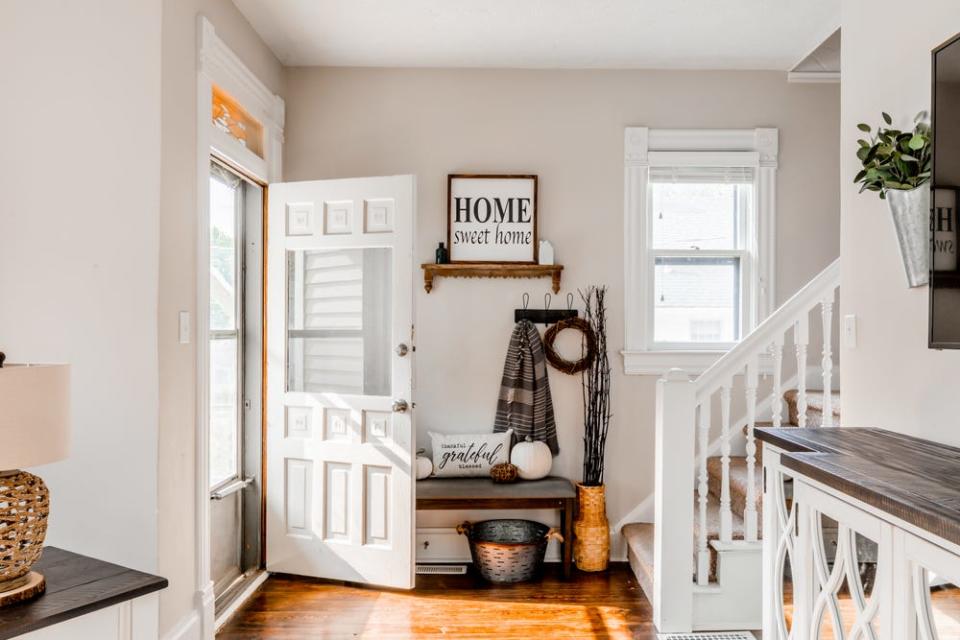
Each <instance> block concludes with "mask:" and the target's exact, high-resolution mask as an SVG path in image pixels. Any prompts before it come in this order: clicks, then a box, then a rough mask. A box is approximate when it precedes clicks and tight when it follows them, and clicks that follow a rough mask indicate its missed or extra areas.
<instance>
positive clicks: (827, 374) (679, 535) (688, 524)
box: [653, 259, 840, 631]
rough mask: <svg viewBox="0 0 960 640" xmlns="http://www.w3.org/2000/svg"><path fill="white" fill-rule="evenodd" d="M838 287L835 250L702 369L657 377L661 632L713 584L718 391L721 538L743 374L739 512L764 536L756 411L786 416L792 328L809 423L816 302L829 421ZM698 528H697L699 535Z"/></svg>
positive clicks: (750, 533)
mask: <svg viewBox="0 0 960 640" xmlns="http://www.w3.org/2000/svg"><path fill="white" fill-rule="evenodd" d="M839 287H840V260H839V259H838V260H836V261H835V262H833V263H832V264H831V265H830V266H828V267H827V268H826V269H824V270H823V271H822V272H820V274H818V275H817V276H816V277H815V278H814V279H813V280H811V281H810V282H808V283H807V284H806V285H805V286H804V287H803V288H802V289H801V290H800V291H798V292H797V293H796V294H795V295H794V296H793V297H791V298H790V299H789V300H788V301H787V302H786V303H784V304H783V305H782V306H781V307H780V308H779V309H777V310H776V311H774V312H773V313H772V314H771V315H770V316H769V317H768V318H767V319H766V320H764V321H763V322H762V323H761V324H760V325H759V326H758V327H757V328H756V329H754V330H753V331H751V332H750V333H749V334H748V335H747V336H745V337H744V338H743V340H741V341H740V342H739V343H738V344H737V345H736V346H735V347H734V348H732V349H731V350H730V351H728V352H727V353H725V354H724V355H723V356H721V357H720V358H719V359H718V360H717V361H716V362H715V363H714V364H713V365H712V366H711V367H710V368H708V369H707V370H706V371H705V372H704V373H703V374H701V375H700V376H699V377H698V378H696V379H695V380H691V379H690V377H689V376H688V375H687V374H686V373H684V372H683V371H682V370H679V369H673V370H671V371H670V372H669V373H668V374H666V375H665V376H664V377H663V378H661V379H660V380H659V381H658V390H657V408H656V409H657V411H656V420H657V425H656V427H657V428H656V437H657V443H656V457H657V464H656V474H657V478H656V482H657V484H656V495H655V504H656V514H655V518H656V522H657V527H656V530H655V534H656V543H655V549H654V554H655V559H654V568H655V576H654V591H655V593H654V598H653V605H654V621H655V623H656V624H657V627H658V629H660V630H661V631H670V630H674V631H683V630H684V629H687V630H689V629H690V628H692V627H691V624H692V620H693V619H692V616H693V594H694V589H695V585H699V586H704V585H707V584H708V583H709V579H710V576H709V574H710V555H709V547H708V541H707V536H708V530H709V527H708V508H707V504H708V499H709V496H708V493H709V487H708V474H707V457H708V455H709V452H708V448H709V437H710V432H711V427H712V422H711V407H712V406H713V402H714V397H715V395H719V404H720V421H719V432H720V455H721V457H720V460H721V465H722V473H721V488H720V532H719V538H720V541H721V542H730V541H731V539H732V537H733V526H732V523H733V512H732V505H731V502H732V501H731V495H730V441H731V438H733V437H734V436H735V433H734V429H733V428H732V427H733V426H734V425H731V423H730V403H731V396H732V394H733V389H734V388H735V385H734V382H735V379H736V378H742V393H743V400H744V407H745V409H746V416H747V417H746V434H745V435H746V472H747V490H746V500H745V502H746V505H745V507H744V511H743V513H742V514H739V516H740V517H741V518H742V519H743V523H744V538H745V540H746V543H745V544H754V545H759V544H760V543H759V538H760V531H759V518H758V514H757V496H758V495H760V488H759V487H758V486H757V483H756V476H755V470H756V468H757V460H756V444H755V439H754V428H755V426H756V421H757V411H758V409H759V410H763V409H764V408H767V407H768V408H769V409H770V415H771V416H772V418H771V419H772V422H773V424H774V425H775V426H781V425H782V424H783V415H782V409H783V402H782V398H781V397H782V395H783V388H782V385H783V364H784V358H783V349H784V346H785V345H786V344H787V343H788V341H787V338H788V337H789V338H790V341H791V342H792V343H793V345H794V351H795V353H796V380H797V385H796V386H797V394H798V397H797V403H796V404H797V410H798V411H799V416H798V423H799V426H800V427H805V426H806V411H807V385H806V373H807V348H808V346H809V342H810V335H809V334H810V331H809V322H810V314H811V313H814V312H817V311H819V316H820V321H821V323H822V327H823V329H822V336H823V347H822V351H821V355H822V358H821V361H820V369H821V378H822V381H823V398H824V399H823V426H825V427H829V426H833V407H832V400H831V391H832V382H833V380H832V379H833V349H832V346H831V339H832V335H833V332H832V323H833V308H834V300H835V299H836V294H837V291H838V290H839ZM761 365H762V367H761ZM761 368H763V373H764V374H767V373H770V374H772V376H771V378H772V386H771V388H770V395H769V396H766V395H765V396H764V397H762V398H760V397H758V388H759V384H758V381H759V376H760V373H761ZM736 426H739V425H736ZM694 488H695V490H696V494H695V497H696V500H695V502H694V503H691V502H690V499H689V496H690V495H691V493H692V491H693V490H694ZM695 531H696V532H698V533H699V535H697V536H694V532H695ZM694 538H696V539H697V544H696V549H695V553H694V554H692V555H691V553H690V552H689V551H687V552H685V553H684V552H683V549H684V547H685V548H686V549H693V545H692V543H693V540H694ZM688 541H689V542H688ZM685 545H686V546H685ZM678 548H679V551H678ZM694 560H695V562H694ZM691 576H692V577H693V579H692V580H691ZM758 585H759V582H758Z"/></svg>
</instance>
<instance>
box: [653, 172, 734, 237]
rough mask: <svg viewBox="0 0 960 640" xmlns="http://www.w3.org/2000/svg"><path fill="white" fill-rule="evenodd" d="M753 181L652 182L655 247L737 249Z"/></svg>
mask: <svg viewBox="0 0 960 640" xmlns="http://www.w3.org/2000/svg"><path fill="white" fill-rule="evenodd" d="M752 191H753V189H752V185H749V184H729V183H696V182H694V183H684V182H681V183H676V182H651V183H650V198H651V201H650V202H651V214H652V217H653V224H652V227H653V248H654V249H738V248H741V247H740V245H741V244H742V236H743V232H742V230H741V229H740V226H741V220H742V217H743V216H741V215H740V214H741V212H743V211H746V210H747V209H746V207H749V206H751V202H750V200H751V195H752Z"/></svg>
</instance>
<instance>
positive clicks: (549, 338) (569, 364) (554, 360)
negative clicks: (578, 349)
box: [543, 318, 597, 375]
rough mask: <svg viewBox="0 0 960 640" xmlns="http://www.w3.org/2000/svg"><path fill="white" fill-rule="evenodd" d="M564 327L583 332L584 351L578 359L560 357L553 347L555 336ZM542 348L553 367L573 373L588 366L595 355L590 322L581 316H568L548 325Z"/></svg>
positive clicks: (595, 343)
mask: <svg viewBox="0 0 960 640" xmlns="http://www.w3.org/2000/svg"><path fill="white" fill-rule="evenodd" d="M564 329H575V330H577V331H579V332H580V333H581V334H583V344H584V345H585V346H586V353H584V354H583V357H582V358H580V359H579V360H566V359H564V358H562V357H561V356H560V355H559V354H558V353H557V352H556V350H555V349H554V348H553V343H554V341H555V340H556V339H557V336H558V335H559V334H560V332H561V331H563V330H564ZM543 350H544V353H545V354H546V356H547V361H548V362H549V363H550V364H551V365H552V366H553V368H554V369H558V370H560V371H563V372H564V373H567V374H570V375H573V374H575V373H579V372H581V371H584V370H586V369H589V368H590V365H591V364H592V363H593V359H594V358H596V357H597V337H596V335H594V333H593V329H592V328H591V327H590V323H589V322H587V321H586V320H584V319H583V318H568V319H566V320H561V321H560V322H557V323H556V324H553V325H550V328H549V329H547V332H546V333H545V334H544V336H543Z"/></svg>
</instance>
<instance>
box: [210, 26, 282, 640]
mask: <svg viewBox="0 0 960 640" xmlns="http://www.w3.org/2000/svg"><path fill="white" fill-rule="evenodd" d="M214 84H216V85H217V86H219V87H220V88H222V89H224V90H225V91H227V92H228V93H229V94H230V95H231V96H233V98H234V99H236V100H237V101H238V102H239V103H240V104H242V105H243V108H244V109H246V110H247V112H248V113H249V114H250V115H251V116H253V117H254V118H256V119H257V120H258V121H259V122H260V124H261V125H262V126H263V132H264V140H263V146H264V152H263V156H264V157H262V158H261V157H260V156H258V155H257V154H255V153H253V152H252V151H250V150H249V149H247V148H246V146H244V145H243V144H242V143H241V142H239V141H238V140H235V139H234V138H232V137H231V136H229V135H227V134H225V133H223V132H222V131H220V130H219V129H217V128H216V127H215V126H214V125H213V122H212V118H211V104H212V100H213V85H214ZM284 113H285V105H284V102H283V99H282V98H280V96H277V95H275V94H273V93H272V92H271V91H270V89H269V88H267V86H266V85H264V84H263V83H262V82H261V81H260V79H259V78H257V76H256V75H255V74H254V73H253V72H252V71H251V70H250V69H249V68H248V67H247V66H246V65H245V64H244V63H243V62H242V61H241V60H240V58H239V57H238V56H237V55H236V54H235V53H234V52H233V51H232V50H231V49H230V47H229V46H227V44H226V43H225V42H224V41H223V40H221V39H220V37H219V36H218V35H217V32H216V29H214V26H213V24H212V23H211V22H210V21H209V20H207V19H206V18H205V17H204V16H202V15H201V16H198V18H197V113H196V115H197V157H196V159H197V166H196V180H197V189H196V196H197V281H196V283H197V299H196V313H195V314H194V317H195V325H194V326H195V328H196V331H195V332H194V336H195V337H196V341H195V345H196V359H197V361H196V369H197V400H196V421H197V430H196V448H197V451H196V460H195V463H196V476H195V478H194V482H195V487H194V489H195V500H196V511H195V513H196V529H195V532H194V536H195V539H194V548H195V552H196V567H195V570H196V573H195V576H196V588H197V593H196V603H197V616H198V617H199V626H200V637H202V638H212V637H213V635H214V631H215V629H214V626H215V620H214V593H213V581H212V580H211V577H210V557H211V551H210V487H209V486H208V480H209V477H210V460H209V438H210V422H209V410H210V407H209V404H210V403H209V384H208V383H209V376H210V363H209V353H208V344H209V331H210V308H209V307H210V304H209V295H210V292H209V286H210V274H209V271H208V269H209V265H210V255H209V251H210V246H209V242H210V189H209V179H210V157H211V156H216V157H218V158H220V159H222V160H224V161H226V162H227V163H228V164H231V165H233V166H234V167H236V168H238V169H240V170H241V171H243V172H244V173H246V174H247V175H248V176H250V177H252V178H255V179H256V180H258V181H260V182H262V183H264V184H269V183H271V182H279V181H280V180H281V179H282V177H281V159H282V157H283V126H284Z"/></svg>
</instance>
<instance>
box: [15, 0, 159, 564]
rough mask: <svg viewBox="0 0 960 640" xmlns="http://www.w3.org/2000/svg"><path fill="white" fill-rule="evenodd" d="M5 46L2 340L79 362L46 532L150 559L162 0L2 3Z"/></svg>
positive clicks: (88, 550)
mask: <svg viewBox="0 0 960 640" xmlns="http://www.w3.org/2000/svg"><path fill="white" fill-rule="evenodd" d="M0 58H2V59H3V60H4V61H5V62H4V67H3V70H2V71H0V122H3V123H4V133H3V143H2V145H3V150H2V151H0V191H2V192H3V204H2V205H0V350H2V351H5V352H6V353H7V355H8V356H9V357H10V362H23V361H33V362H38V361H39V362H45V361H46V362H68V363H70V365H71V367H72V379H71V384H72V389H71V391H72V393H71V403H72V405H71V419H72V440H73V442H72V448H71V451H70V456H69V457H68V458H67V459H66V460H65V461H63V462H58V463H55V464H51V465H46V466H44V467H41V468H40V469H38V470H37V473H39V474H40V476H41V477H42V478H43V479H44V480H45V481H46V482H47V484H48V485H49V487H50V492H51V514H50V521H49V529H48V534H47V542H48V543H49V544H52V545H57V546H61V547H65V548H68V549H71V550H73V551H76V552H79V553H85V554H89V555H92V556H96V557H99V558H103V559H105V560H109V561H112V562H117V563H121V564H125V565H127V566H132V567H135V568H137V569H141V570H145V571H156V569H157V526H156V525H157V402H158V400H157V275H158V261H157V252H158V250H159V243H158V241H157V226H158V224H159V199H160V180H159V176H160V2H159V0H144V1H143V2H129V1H128V0H104V1H103V2H100V3H98V4H97V8H96V10H95V11H94V10H91V8H90V7H89V6H87V5H86V3H76V2H63V1H55V0H35V1H33V2H2V3H0ZM2 410H3V409H2V407H0V411H2Z"/></svg>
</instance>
